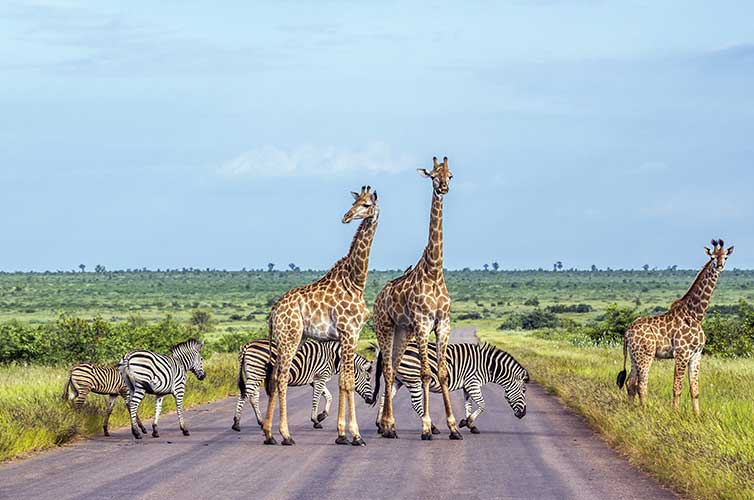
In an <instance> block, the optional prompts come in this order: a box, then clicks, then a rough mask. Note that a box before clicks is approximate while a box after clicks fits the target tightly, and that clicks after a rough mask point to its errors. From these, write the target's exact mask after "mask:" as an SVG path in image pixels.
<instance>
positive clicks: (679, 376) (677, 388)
mask: <svg viewBox="0 0 754 500" xmlns="http://www.w3.org/2000/svg"><path fill="white" fill-rule="evenodd" d="M689 358H690V356H688V355H687V354H686V353H685V352H676V355H675V370H674V372H673V409H674V410H678V409H679V408H680V406H681V390H682V389H683V376H684V375H685V373H686V368H687V367H688V364H689Z"/></svg>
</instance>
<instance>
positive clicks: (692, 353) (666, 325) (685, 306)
mask: <svg viewBox="0 0 754 500" xmlns="http://www.w3.org/2000/svg"><path fill="white" fill-rule="evenodd" d="M704 250H705V252H706V254H707V255H708V256H709V260H708V261H707V262H706V263H705V264H704V266H703V267H702V269H701V271H699V274H698V275H697V276H696V279H695V280H694V283H693V284H692V285H691V288H689V290H688V291H687V292H686V294H685V295H684V296H683V297H681V298H680V299H678V300H676V301H675V302H673V304H672V305H671V306H670V309H669V310H668V312H666V313H665V314H661V315H659V316H654V317H642V318H637V319H636V320H634V322H633V323H631V325H630V326H629V327H628V329H627V330H626V333H625V335H624V337H623V371H621V372H620V373H618V378H617V380H616V382H617V384H618V388H619V389H622V388H623V384H624V383H625V382H626V357H627V355H628V354H630V355H631V375H630V376H629V377H628V383H627V384H626V390H627V392H628V399H629V401H633V400H634V396H635V395H636V393H637V392H638V394H639V400H640V402H641V403H642V404H643V403H644V401H646V399H647V383H648V376H649V368H650V366H652V361H653V360H654V358H660V359H669V358H675V373H674V378H673V408H675V409H678V408H679V406H680V399H681V389H682V386H683V374H684V372H685V371H686V369H687V368H688V377H689V392H690V393H691V403H692V406H693V409H694V413H695V414H697V415H699V365H700V363H701V360H702V350H703V349H704V342H705V337H704V331H703V330H702V321H704V317H705V314H706V313H707V307H708V306H709V303H710V299H711V298H712V292H714V291H715V285H716V284H717V278H718V277H719V276H720V273H721V272H722V270H723V267H724V266H725V261H726V260H727V259H728V256H729V255H730V254H732V253H733V247H730V248H728V249H727V250H726V249H725V246H724V242H723V240H712V250H710V249H709V248H707V247H705V248H704Z"/></svg>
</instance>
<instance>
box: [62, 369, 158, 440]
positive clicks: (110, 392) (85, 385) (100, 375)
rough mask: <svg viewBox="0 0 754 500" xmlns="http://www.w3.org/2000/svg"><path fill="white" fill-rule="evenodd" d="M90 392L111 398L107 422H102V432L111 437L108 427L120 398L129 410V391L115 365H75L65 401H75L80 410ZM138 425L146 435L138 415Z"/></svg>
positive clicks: (106, 414) (66, 390)
mask: <svg viewBox="0 0 754 500" xmlns="http://www.w3.org/2000/svg"><path fill="white" fill-rule="evenodd" d="M69 389H70V395H69ZM90 392H93V393H95V394H104V395H107V396H110V400H109V401H108V402H107V408H106V410H105V420H104V421H103V422H102V430H103V431H104V432H105V436H109V435H110V432H109V431H108V428H107V426H108V422H109V421H110V414H111V413H112V412H113V407H114V406H115V400H116V399H118V396H120V397H122V398H123V401H124V402H125V403H126V408H128V389H127V388H126V385H125V384H124V383H123V378H121V376H120V372H119V371H118V368H117V367H116V366H114V365H95V364H91V363H79V364H77V365H74V366H73V367H72V368H71V369H70V370H69V371H68V380H67V381H66V383H65V387H63V401H66V400H67V399H73V400H74V401H73V406H74V408H76V409H79V408H81V407H82V406H83V404H84V401H85V400H86V396H87V395H88V394H89V393H90ZM136 423H137V424H138V426H139V428H140V429H141V432H143V433H144V434H146V433H147V429H146V428H144V425H143V424H142V423H141V419H140V418H139V416H138V415H136Z"/></svg>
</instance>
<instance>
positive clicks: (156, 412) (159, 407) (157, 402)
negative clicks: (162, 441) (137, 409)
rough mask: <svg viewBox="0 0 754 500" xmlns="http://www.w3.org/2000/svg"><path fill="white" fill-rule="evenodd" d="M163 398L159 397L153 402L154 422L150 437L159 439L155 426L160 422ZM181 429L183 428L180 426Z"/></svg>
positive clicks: (158, 432)
mask: <svg viewBox="0 0 754 500" xmlns="http://www.w3.org/2000/svg"><path fill="white" fill-rule="evenodd" d="M164 397H165V396H159V397H158V398H156V399H155V400H154V421H153V422H152V437H153V438H158V437H160V431H159V430H157V424H158V423H159V421H160V412H162V399H163V398H164ZM181 427H183V426H181Z"/></svg>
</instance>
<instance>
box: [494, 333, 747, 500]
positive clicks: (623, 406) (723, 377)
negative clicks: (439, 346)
mask: <svg viewBox="0 0 754 500" xmlns="http://www.w3.org/2000/svg"><path fill="white" fill-rule="evenodd" d="M479 336H480V338H481V339H482V340H485V341H487V342H490V343H493V344H495V345H498V346H500V347H502V348H503V349H506V350H507V351H509V352H510V353H511V354H513V355H514V356H515V357H516V358H517V359H518V360H519V361H520V362H521V363H522V364H523V365H524V366H526V367H527V368H528V370H529V373H530V374H531V376H532V378H533V379H534V381H536V382H537V383H539V384H541V385H543V386H545V387H546V388H548V389H550V390H552V391H554V392H555V393H556V394H557V395H558V396H560V398H561V399H562V400H563V402H565V404H567V405H568V406H570V407H571V408H573V409H574V410H576V411H577V412H578V413H580V414H582V415H584V416H585V417H586V419H587V420H588V422H589V423H590V425H592V426H593V427H594V428H595V429H596V430H597V431H599V432H600V433H601V434H602V435H603V436H604V437H605V439H606V440H607V441H608V442H609V443H610V444H611V445H612V446H613V447H615V448H616V449H618V450H619V451H620V452H622V453H624V454H625V455H626V456H628V458H629V460H630V461H631V462H632V463H633V464H634V465H636V466H638V467H639V468H641V469H644V470H646V471H648V472H650V473H652V474H653V475H654V476H655V477H657V478H658V479H659V480H660V481H661V482H662V483H664V484H667V485H669V486H671V487H672V488H674V489H675V490H676V491H678V492H681V493H683V494H686V495H689V496H691V497H694V498H730V499H733V498H735V499H743V498H753V499H754V384H752V374H754V360H752V359H742V358H739V359H722V358H715V357H712V356H705V357H704V358H702V367H701V375H700V379H701V405H702V414H701V416H700V417H696V416H694V414H693V412H692V411H691V402H690V400H689V396H688V385H687V382H686V381H684V384H685V386H684V394H683V397H682V400H681V401H682V403H681V409H680V410H679V411H674V410H673V409H672V406H671V400H672V380H673V362H672V360H656V361H655V362H654V364H653V366H652V370H651V372H650V381H649V395H650V401H649V403H648V404H647V405H646V406H645V407H639V406H638V405H637V406H631V405H629V403H628V401H627V396H626V392H625V390H623V391H619V390H618V388H617V387H616V385H615V376H616V374H617V373H618V371H619V370H621V369H622V367H623V353H622V350H621V349H619V348H615V347H612V348H608V347H584V346H580V347H577V346H574V345H573V344H572V343H570V342H568V341H564V340H561V341H557V340H545V339H542V338H536V337H535V336H532V335H528V334H519V333H515V334H511V333H502V332H496V331H494V330H493V329H491V328H484V329H482V330H480V332H479Z"/></svg>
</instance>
